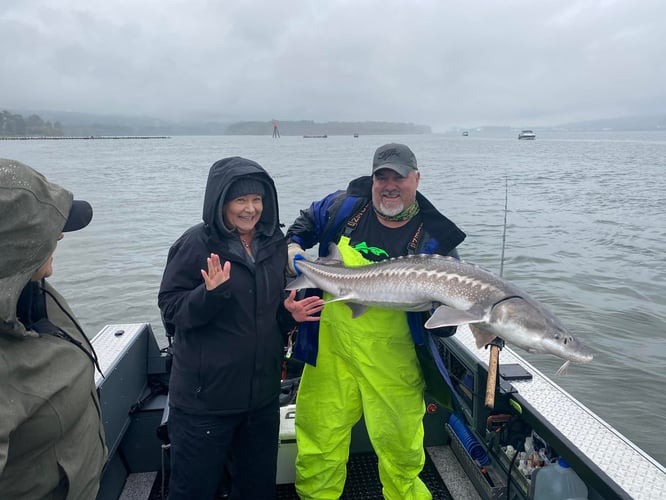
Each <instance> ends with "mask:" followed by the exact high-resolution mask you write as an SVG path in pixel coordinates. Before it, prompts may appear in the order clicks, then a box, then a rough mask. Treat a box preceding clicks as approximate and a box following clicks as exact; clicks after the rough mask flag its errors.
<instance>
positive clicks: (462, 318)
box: [424, 305, 483, 329]
mask: <svg viewBox="0 0 666 500" xmlns="http://www.w3.org/2000/svg"><path fill="white" fill-rule="evenodd" d="M480 321H483V318H480V317H478V316H476V315H474V314H471V313H469V312H468V311H461V310H460V309H454V308H453V307H449V306H443V305H442V306H439V307H438V308H437V309H435V312H434V313H432V316H430V318H428V321H426V322H425V325H424V326H425V327H426V328H429V329H430V328H440V327H442V326H458V325H467V324H469V323H478V322H480Z"/></svg>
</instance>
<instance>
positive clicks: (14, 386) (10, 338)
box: [0, 159, 106, 500]
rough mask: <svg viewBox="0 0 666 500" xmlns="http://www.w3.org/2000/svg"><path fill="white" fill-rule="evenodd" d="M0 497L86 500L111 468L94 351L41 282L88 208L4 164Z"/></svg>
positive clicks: (0, 189) (26, 170) (0, 201)
mask: <svg viewBox="0 0 666 500" xmlns="http://www.w3.org/2000/svg"><path fill="white" fill-rule="evenodd" d="M0 214H1V215H0V498H11V499H26V500H32V499H35V498H49V499H54V500H55V499H68V500H74V499H76V500H79V499H80V500H90V499H94V498H95V496H96V495H97V491H98V489H99V479H100V474H101V472H102V467H103V466H104V463H105V459H106V446H105V443H104V429H103V427H102V420H101V413H100V406H99V401H98V399H97V392H96V389H95V379H94V370H95V365H96V364H97V363H96V356H95V352H94V350H93V348H92V345H91V344H90V342H89V341H88V339H87V337H86V336H85V334H84V333H83V331H82V330H81V327H80V326H79V324H78V322H77V321H76V319H75V318H74V314H73V313H72V311H71V310H70V308H69V306H68V305H67V302H66V301H65V299H64V298H63V297H62V296H61V295H60V294H58V292H56V291H55V289H54V288H53V287H52V286H51V285H49V283H48V282H47V281H46V280H45V278H47V277H49V276H50V275H51V273H52V272H53V257H52V256H53V252H54V251H55V248H56V244H57V242H58V240H60V239H61V238H62V236H63V235H62V233H63V232H66V231H76V230H77V229H81V228H83V227H85V226H87V225H88V223H89V222H90V220H91V218H92V208H91V207H90V205H89V204H88V203H87V202H85V201H77V200H72V194H71V193H70V192H69V191H66V190H65V189H63V188H61V187H60V186H58V185H56V184H52V183H50V182H48V181H47V180H46V178H45V177H44V176H43V175H41V174H40V173H38V172H36V171H35V170H33V169H32V168H30V167H28V166H27V165H24V164H22V163H19V162H17V161H13V160H5V159H0Z"/></svg>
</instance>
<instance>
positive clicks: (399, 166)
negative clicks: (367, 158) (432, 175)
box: [372, 142, 418, 177]
mask: <svg viewBox="0 0 666 500" xmlns="http://www.w3.org/2000/svg"><path fill="white" fill-rule="evenodd" d="M382 168H390V169H391V170H393V171H394V172H397V173H399V174H400V175H401V176H403V177H407V176H408V175H409V173H410V172H411V171H412V170H418V167H417V166H416V156H414V153H413V152H412V150H411V149H409V148H408V147H407V146H405V145H404V144H397V143H394V142H392V143H390V144H384V145H383V146H380V147H379V148H377V151H375V156H374V158H373V159H372V173H373V175H374V173H375V172H377V170H381V169H382Z"/></svg>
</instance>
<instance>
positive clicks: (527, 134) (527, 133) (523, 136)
mask: <svg viewBox="0 0 666 500" xmlns="http://www.w3.org/2000/svg"><path fill="white" fill-rule="evenodd" d="M518 139H520V140H523V141H533V140H534V139H536V134H535V133H534V132H533V131H531V130H523V131H521V132H520V134H518Z"/></svg>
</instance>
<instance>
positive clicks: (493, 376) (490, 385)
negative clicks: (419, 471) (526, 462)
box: [485, 176, 509, 409]
mask: <svg viewBox="0 0 666 500" xmlns="http://www.w3.org/2000/svg"><path fill="white" fill-rule="evenodd" d="M508 207H509V178H508V177H506V176H505V177H504V226H503V228H502V257H501V258H500V272H499V275H500V277H502V275H503V274H504V249H505V248H506V214H507V212H508V211H509V210H508ZM488 345H489V346H490V357H489V359H488V379H487V380H486V401H485V403H486V408H490V409H492V408H494V407H495V391H496V388H497V371H498V369H499V352H500V349H501V348H502V347H504V341H503V340H502V339H500V338H498V337H495V339H494V340H493V341H492V342H491V343H490V344H488Z"/></svg>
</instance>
